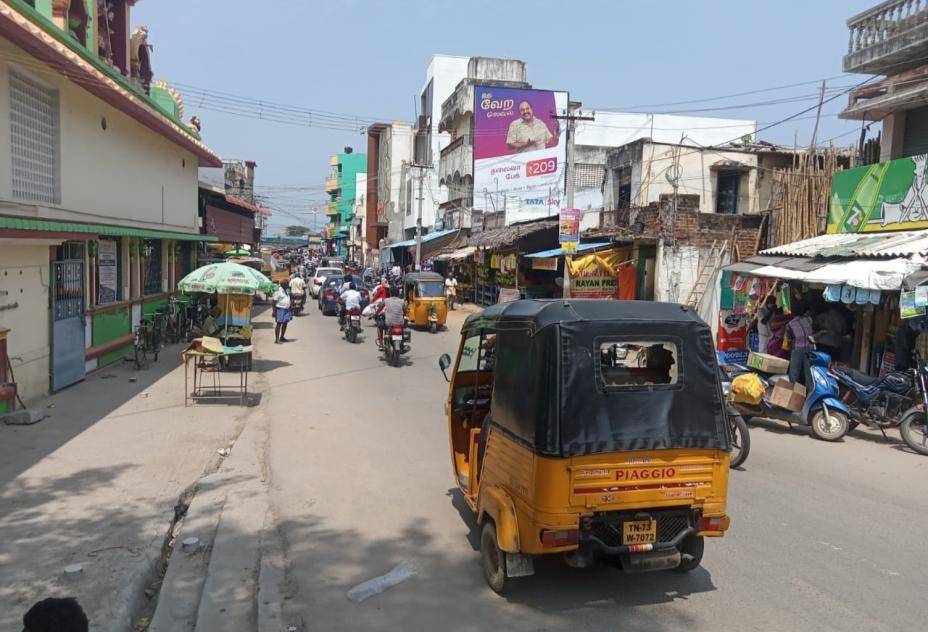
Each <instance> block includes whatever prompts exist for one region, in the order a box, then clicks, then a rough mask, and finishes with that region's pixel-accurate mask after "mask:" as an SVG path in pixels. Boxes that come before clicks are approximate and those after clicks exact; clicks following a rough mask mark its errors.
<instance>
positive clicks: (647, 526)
mask: <svg viewBox="0 0 928 632" xmlns="http://www.w3.org/2000/svg"><path fill="white" fill-rule="evenodd" d="M656 541H657V520H630V521H628V522H623V523H622V544H654V543H655V542H656Z"/></svg>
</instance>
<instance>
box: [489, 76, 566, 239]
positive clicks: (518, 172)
mask: <svg viewBox="0 0 928 632" xmlns="http://www.w3.org/2000/svg"><path fill="white" fill-rule="evenodd" d="M566 110H567V93H566V92H553V91H551V90H530V89H523V88H503V87H498V86H482V85H475V86H474V131H473V135H474V169H473V174H474V208H475V209H476V210H478V211H485V212H489V213H492V212H502V211H505V217H506V224H512V223H515V222H522V221H527V220H532V219H538V218H541V217H549V216H552V215H554V214H555V213H557V211H558V209H559V208H560V206H561V198H562V197H563V196H562V192H563V188H564V173H565V163H566V158H567V130H566V123H565V121H564V119H558V118H555V117H556V116H557V115H558V114H563V113H564V112H566Z"/></svg>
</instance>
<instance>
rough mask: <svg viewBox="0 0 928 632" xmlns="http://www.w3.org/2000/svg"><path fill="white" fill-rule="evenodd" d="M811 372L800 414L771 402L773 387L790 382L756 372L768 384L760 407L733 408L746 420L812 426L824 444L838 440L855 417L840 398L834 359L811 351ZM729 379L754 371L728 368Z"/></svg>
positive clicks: (807, 378) (823, 353) (781, 376)
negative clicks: (832, 371)
mask: <svg viewBox="0 0 928 632" xmlns="http://www.w3.org/2000/svg"><path fill="white" fill-rule="evenodd" d="M807 358H808V364H809V370H808V372H807V375H806V401H805V403H804V404H803V406H802V410H800V411H799V412H793V411H791V410H787V409H786V408H781V407H780V406H776V405H774V404H772V403H770V396H771V394H772V393H773V387H774V385H775V383H776V382H777V381H779V380H786V379H787V377H786V376H785V375H774V376H771V377H767V376H765V375H762V374H760V373H757V372H756V371H753V372H754V373H755V374H757V376H758V377H759V378H760V380H761V382H762V383H763V384H764V389H765V390H766V394H765V395H764V399H763V400H762V401H761V403H760V404H758V405H756V406H752V405H750V404H744V403H741V402H732V406H734V408H735V409H736V410H737V411H738V412H739V413H741V415H742V416H743V417H744V418H745V419H751V418H752V417H766V418H770V419H776V420H779V421H785V422H786V423H788V424H789V425H790V426H792V425H793V424H796V425H802V426H809V428H810V430H811V431H812V435H813V436H814V437H816V438H817V439H821V440H822V441H837V440H839V439H841V438H842V437H843V436H844V435H846V434H847V433H848V430H849V429H850V425H849V423H850V422H849V417H850V415H851V411H850V409H849V408H848V407H847V404H845V403H844V402H842V401H841V400H840V399H838V382H837V380H835V378H834V377H832V376H831V375H830V374H829V372H828V365H829V364H830V363H831V357H830V356H829V355H828V354H827V353H825V352H824V351H810V352H809V353H808V354H807ZM726 372H727V373H728V377H729V379H732V378H734V377H736V376H738V375H741V374H743V373H748V372H752V369H750V368H748V367H744V366H740V365H731V366H729V367H727V368H726Z"/></svg>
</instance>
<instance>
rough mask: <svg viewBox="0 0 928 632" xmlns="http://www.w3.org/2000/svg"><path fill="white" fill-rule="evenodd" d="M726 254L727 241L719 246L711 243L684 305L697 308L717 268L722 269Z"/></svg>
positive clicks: (715, 242) (716, 243) (716, 242)
mask: <svg viewBox="0 0 928 632" xmlns="http://www.w3.org/2000/svg"><path fill="white" fill-rule="evenodd" d="M726 252H728V240H725V241H723V242H722V243H721V244H719V242H718V240H716V241H713V242H712V246H710V248H709V254H708V255H707V256H706V261H705V263H704V264H703V265H701V266H700V267H699V273H698V274H697V275H696V283H694V284H693V288H692V289H691V290H690V294H689V296H688V297H687V298H686V305H689V306H690V307H692V308H694V309H696V308H698V307H699V303H700V301H702V297H703V295H704V294H705V293H706V289H707V288H708V287H709V282H710V281H711V280H712V278H713V277H714V276H715V273H716V272H718V270H719V268H720V267H722V257H723V256H724V254H725V253H726Z"/></svg>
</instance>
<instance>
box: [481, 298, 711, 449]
mask: <svg viewBox="0 0 928 632" xmlns="http://www.w3.org/2000/svg"><path fill="white" fill-rule="evenodd" d="M463 331H464V334H465V336H469V335H473V334H475V333H477V332H479V331H483V332H484V333H495V334H496V343H495V345H494V346H495V351H494V354H495V359H494V371H493V397H492V402H491V422H492V423H493V424H494V425H497V426H499V427H500V428H502V429H503V430H504V431H506V432H507V433H508V434H510V435H512V436H513V438H515V439H517V440H520V441H522V442H525V443H527V444H529V445H530V446H531V447H532V448H533V449H534V450H535V451H536V452H538V453H540V454H544V455H549V456H562V457H567V456H577V455H583V454H594V453H600V452H612V451H622V450H656V449H668V448H696V449H723V450H727V449H728V447H729V436H728V426H727V420H726V417H725V415H726V412H725V405H724V400H723V398H722V392H721V386H720V384H719V381H718V366H717V360H716V355H715V351H714V348H713V344H712V332H711V330H710V328H709V326H708V325H706V323H705V322H703V321H702V320H701V319H700V318H699V316H698V315H697V314H696V312H695V311H694V310H693V309H691V308H689V307H685V306H682V305H677V304H674V303H654V302H648V301H611V300H605V301H604V300H582V299H568V300H559V299H555V300H524V301H513V302H511V303H504V304H499V305H494V306H491V307H489V308H487V309H485V310H484V311H482V312H480V313H478V314H474V315H472V316H470V317H469V318H468V319H467V320H466V321H465V323H464V327H463ZM623 340H625V341H657V342H672V343H673V344H674V345H676V349H677V353H676V356H677V357H676V360H675V361H676V371H677V377H676V380H675V381H674V383H673V384H643V385H640V386H631V387H623V388H621V389H614V388H610V387H608V386H607V385H606V384H605V383H604V381H603V380H602V379H601V371H600V369H601V367H600V363H601V361H602V360H601V354H600V347H601V345H602V344H603V343H610V342H621V341H623Z"/></svg>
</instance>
